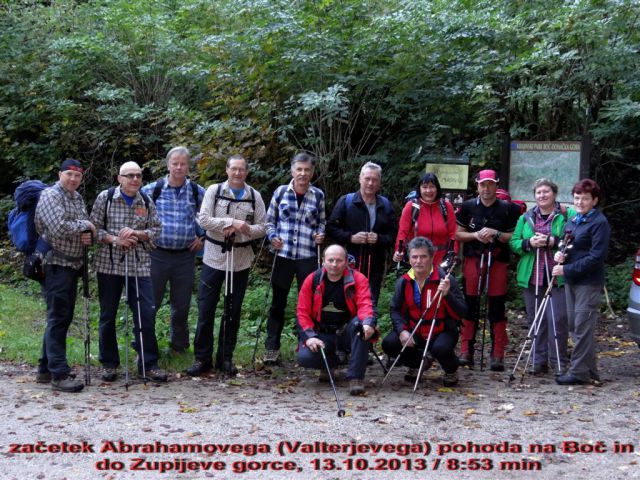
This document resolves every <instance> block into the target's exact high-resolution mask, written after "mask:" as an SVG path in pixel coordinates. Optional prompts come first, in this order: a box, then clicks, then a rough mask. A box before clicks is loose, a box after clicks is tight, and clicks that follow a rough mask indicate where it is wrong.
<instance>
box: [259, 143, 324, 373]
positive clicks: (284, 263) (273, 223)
mask: <svg viewBox="0 0 640 480" xmlns="http://www.w3.org/2000/svg"><path fill="white" fill-rule="evenodd" d="M315 162H316V159H315V158H314V157H313V156H311V155H309V154H307V153H298V154H297V155H296V156H295V157H293V160H291V176H292V177H293V179H292V180H291V182H290V183H289V184H288V185H280V186H279V187H278V188H276V191H275V192H274V193H273V198H272V199H271V203H270V204H269V210H268V211H267V238H268V239H269V241H270V242H271V245H272V246H273V248H274V249H275V250H276V251H277V258H276V262H275V265H274V269H273V274H272V288H273V295H272V299H271V309H270V310H269V320H268V322H267V339H266V342H265V347H266V352H265V356H264V363H265V364H267V365H269V364H271V365H273V364H275V363H277V362H278V358H279V356H280V336H281V335H282V329H283V327H284V310H285V308H286V306H287V296H288V295H289V290H290V289H291V283H292V282H293V277H294V275H295V277H296V279H297V282H298V290H300V287H301V286H302V282H304V279H305V278H306V277H307V276H308V275H309V274H310V273H311V272H313V271H315V270H316V268H318V253H317V249H318V248H319V245H320V244H322V242H324V233H325V224H326V218H325V210H324V192H323V191H322V190H320V189H319V188H316V187H314V186H312V185H311V179H312V178H313V172H314V168H315Z"/></svg>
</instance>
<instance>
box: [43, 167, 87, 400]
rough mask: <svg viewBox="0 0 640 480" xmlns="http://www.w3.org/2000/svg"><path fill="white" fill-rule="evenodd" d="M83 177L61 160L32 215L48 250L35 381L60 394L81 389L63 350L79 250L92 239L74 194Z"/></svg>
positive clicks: (73, 299)
mask: <svg viewBox="0 0 640 480" xmlns="http://www.w3.org/2000/svg"><path fill="white" fill-rule="evenodd" d="M83 173H84V170H83V168H82V167H81V165H80V162H79V161H78V160H73V159H67V160H65V161H64V162H62V165H61V166H60V172H59V173H58V179H59V180H58V182H57V183H56V184H55V185H53V186H52V187H49V188H47V189H46V190H44V191H43V192H42V194H41V195H40V201H39V202H38V206H37V207H36V216H35V224H36V229H37V231H38V233H39V234H40V235H41V236H42V237H43V238H44V239H45V240H46V241H47V243H48V244H49V245H50V246H51V247H52V249H51V250H49V252H47V255H46V256H45V258H44V271H45V277H44V296H45V299H46V301H47V328H46V330H45V333H44V339H43V342H42V358H41V359H40V361H39V366H38V375H37V377H36V381H37V382H38V383H48V382H51V388H53V389H54V390H60V391H62V392H79V391H80V390H82V388H83V387H84V385H83V383H82V382H79V381H77V380H75V379H74V378H73V377H72V376H71V368H70V367H69V364H68V363H67V348H66V347H67V343H66V341H67V331H68V330H69V325H71V321H72V320H73V310H74V307H75V304H76V292H77V289H78V277H79V276H80V269H81V268H82V265H83V261H82V260H83V247H84V246H86V245H91V236H92V235H94V234H95V232H96V229H95V227H94V226H93V223H91V222H90V221H89V216H88V215H87V210H86V209H85V206H84V200H82V197H81V196H80V194H79V193H78V192H77V189H78V187H79V186H80V183H82V176H83Z"/></svg>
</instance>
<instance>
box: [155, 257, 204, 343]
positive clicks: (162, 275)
mask: <svg viewBox="0 0 640 480" xmlns="http://www.w3.org/2000/svg"><path fill="white" fill-rule="evenodd" d="M149 256H150V257H151V283H152V284H153V299H154V303H155V306H156V311H158V309H159V308H160V305H161V304H162V300H163V298H164V294H165V291H166V288H167V283H169V303H170V305H171V324H170V327H169V342H170V344H171V348H173V349H175V350H186V349H187V348H189V323H188V319H189V308H190V307H191V293H192V292H193V282H194V278H195V271H196V266H195V253H193V252H189V251H186V252H176V253H172V252H165V251H162V250H153V251H152V252H151V253H150V254H149Z"/></svg>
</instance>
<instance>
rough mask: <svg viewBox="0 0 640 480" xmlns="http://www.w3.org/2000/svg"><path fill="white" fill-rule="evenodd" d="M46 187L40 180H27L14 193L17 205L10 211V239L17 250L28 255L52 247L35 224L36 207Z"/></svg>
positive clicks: (8, 221) (43, 252)
mask: <svg viewBox="0 0 640 480" xmlns="http://www.w3.org/2000/svg"><path fill="white" fill-rule="evenodd" d="M45 188H48V185H46V184H45V183H43V182H41V181H40V180H26V181H24V182H22V183H21V184H20V185H18V188H16V191H15V193H14V194H13V198H14V200H15V202H16V207H15V208H14V209H13V210H11V211H10V212H9V216H8V218H7V226H8V227H9V239H10V240H11V243H12V244H13V245H14V246H15V247H16V250H18V251H19V252H22V253H24V254H25V255H27V256H28V255H31V254H32V253H34V252H35V251H36V250H38V252H40V253H42V254H45V253H47V251H49V250H50V248H51V247H49V245H47V243H46V242H45V241H44V240H43V239H41V238H40V236H39V235H38V232H37V231H36V224H35V216H36V207H37V205H38V200H40V194H41V193H42V191H43V190H44V189H45Z"/></svg>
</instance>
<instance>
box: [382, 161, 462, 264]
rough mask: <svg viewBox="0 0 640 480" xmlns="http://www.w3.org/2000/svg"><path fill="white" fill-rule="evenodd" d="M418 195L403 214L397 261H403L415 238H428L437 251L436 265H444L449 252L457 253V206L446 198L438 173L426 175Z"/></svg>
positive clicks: (405, 208) (410, 201)
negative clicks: (454, 208)
mask: <svg viewBox="0 0 640 480" xmlns="http://www.w3.org/2000/svg"><path fill="white" fill-rule="evenodd" d="M416 193H417V195H416V198H413V199H411V200H409V201H408V202H407V203H406V204H405V206H404V208H403V210H402V215H401V216H400V227H399V229H398V236H397V237H396V251H395V253H394V254H393V261H394V262H400V261H402V260H403V256H404V250H405V248H406V246H407V244H408V243H409V241H410V240H411V239H412V238H415V237H427V238H428V239H429V240H431V242H432V243H433V247H434V249H435V253H434V257H433V263H434V265H440V263H441V262H442V260H443V258H444V256H445V254H446V253H447V251H448V250H453V242H454V239H455V236H456V217H455V213H454V211H453V205H451V203H450V202H449V201H447V200H445V199H444V198H443V197H442V188H440V182H439V181H438V177H437V176H436V174H435V173H426V174H424V176H423V177H422V178H421V179H420V181H419V182H418V186H417V188H416ZM401 242H402V244H401Z"/></svg>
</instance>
